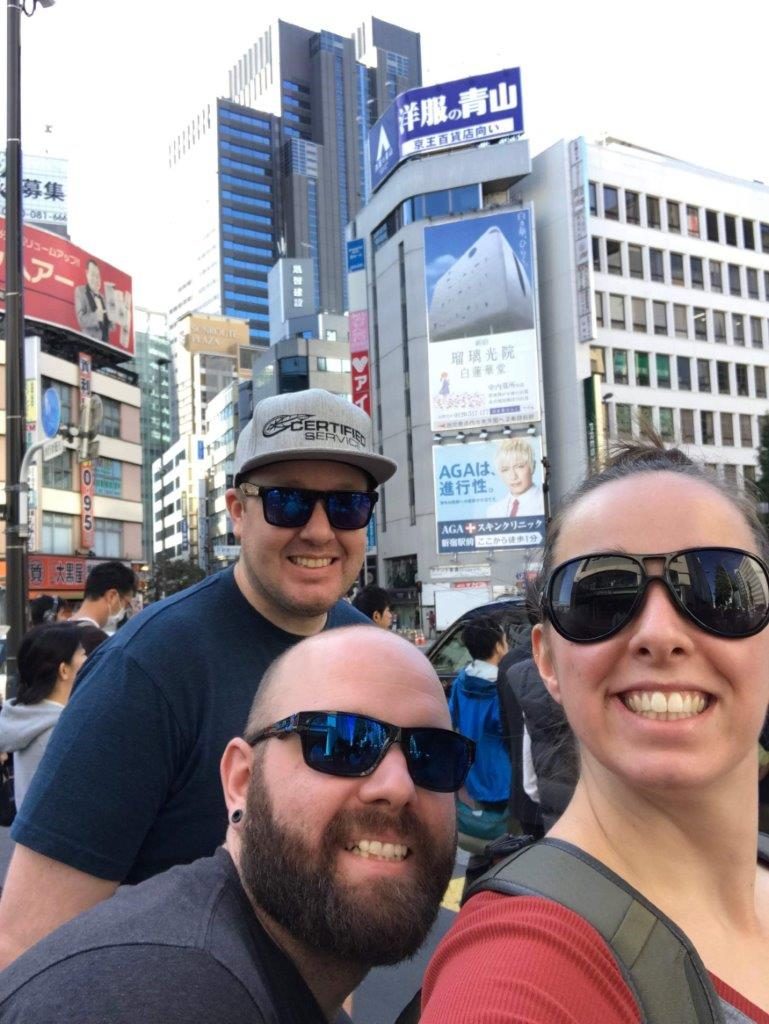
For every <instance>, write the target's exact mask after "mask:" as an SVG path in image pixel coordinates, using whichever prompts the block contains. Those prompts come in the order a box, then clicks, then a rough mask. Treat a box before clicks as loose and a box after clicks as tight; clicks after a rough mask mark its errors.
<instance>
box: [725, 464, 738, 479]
mask: <svg viewBox="0 0 769 1024" xmlns="http://www.w3.org/2000/svg"><path fill="white" fill-rule="evenodd" d="M724 480H725V481H726V482H727V483H728V484H735V485H736V484H737V467H736V466H735V465H734V464H733V463H730V462H727V463H726V465H725V466H724Z"/></svg>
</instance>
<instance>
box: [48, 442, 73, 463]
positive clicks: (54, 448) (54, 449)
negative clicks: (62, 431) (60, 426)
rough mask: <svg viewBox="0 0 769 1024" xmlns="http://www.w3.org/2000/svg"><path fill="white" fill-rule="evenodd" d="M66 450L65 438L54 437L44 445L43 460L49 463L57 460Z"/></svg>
mask: <svg viewBox="0 0 769 1024" xmlns="http://www.w3.org/2000/svg"><path fill="white" fill-rule="evenodd" d="M66 449H67V446H66V444H65V443H64V438H63V437H53V438H51V440H50V441H46V443H45V444H44V445H43V458H44V460H45V461H46V462H48V461H49V460H50V459H55V458H56V457H57V456H58V455H61V454H62V452H64V451H66Z"/></svg>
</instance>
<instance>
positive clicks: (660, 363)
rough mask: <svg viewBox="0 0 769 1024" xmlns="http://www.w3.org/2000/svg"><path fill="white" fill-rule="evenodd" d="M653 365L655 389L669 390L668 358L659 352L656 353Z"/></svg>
mask: <svg viewBox="0 0 769 1024" xmlns="http://www.w3.org/2000/svg"><path fill="white" fill-rule="evenodd" d="M655 363H656V364H657V387H658V388H669V387H670V386H671V380H670V356H666V355H664V354H663V353H661V352H660V353H657V356H656V357H655Z"/></svg>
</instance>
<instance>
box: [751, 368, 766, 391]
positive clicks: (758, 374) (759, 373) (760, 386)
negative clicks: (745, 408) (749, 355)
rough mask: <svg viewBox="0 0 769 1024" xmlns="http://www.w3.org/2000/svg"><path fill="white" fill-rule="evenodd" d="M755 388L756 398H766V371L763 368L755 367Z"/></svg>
mask: <svg viewBox="0 0 769 1024" xmlns="http://www.w3.org/2000/svg"><path fill="white" fill-rule="evenodd" d="M753 386H754V387H755V389H756V398H766V369H765V368H764V367H763V366H754V367H753Z"/></svg>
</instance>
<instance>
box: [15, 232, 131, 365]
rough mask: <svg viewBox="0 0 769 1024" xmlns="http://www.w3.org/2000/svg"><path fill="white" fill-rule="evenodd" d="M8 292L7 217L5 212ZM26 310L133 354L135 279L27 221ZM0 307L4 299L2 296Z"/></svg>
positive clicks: (25, 255)
mask: <svg viewBox="0 0 769 1024" xmlns="http://www.w3.org/2000/svg"><path fill="white" fill-rule="evenodd" d="M0 250H1V251H0V291H1V292H2V294H3V295H4V294H5V217H0ZM23 254H24V255H23V260H24V315H25V317H29V318H30V319H32V320H40V321H42V322H43V323H46V324H53V325H54V326H56V327H63V328H65V329H66V330H68V331H76V332H77V333H78V334H81V335H83V337H85V338H89V339H90V340H91V341H96V342H99V343H100V344H102V345H106V346H107V347H108V348H111V349H113V350H115V351H117V352H122V353H124V354H125V355H126V356H132V355H133V354H134V329H133V315H132V313H133V310H132V308H131V305H132V296H131V278H130V276H129V275H128V274H125V273H123V271H122V270H117V268H115V267H113V266H112V265H111V264H109V263H105V262H104V260H101V259H96V258H95V257H94V256H92V255H91V253H89V252H86V251H85V250H84V249H79V248H78V247H77V246H76V245H73V244H72V243H71V242H68V241H67V240H66V238H61V237H60V236H59V235H54V234H52V233H51V232H50V231H43V230H41V229H40V228H33V227H30V226H29V225H28V224H25V225H24V246H23ZM0 309H2V310H4V309H5V301H4V299H3V298H0Z"/></svg>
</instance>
